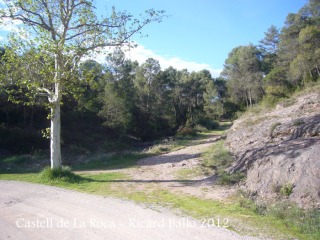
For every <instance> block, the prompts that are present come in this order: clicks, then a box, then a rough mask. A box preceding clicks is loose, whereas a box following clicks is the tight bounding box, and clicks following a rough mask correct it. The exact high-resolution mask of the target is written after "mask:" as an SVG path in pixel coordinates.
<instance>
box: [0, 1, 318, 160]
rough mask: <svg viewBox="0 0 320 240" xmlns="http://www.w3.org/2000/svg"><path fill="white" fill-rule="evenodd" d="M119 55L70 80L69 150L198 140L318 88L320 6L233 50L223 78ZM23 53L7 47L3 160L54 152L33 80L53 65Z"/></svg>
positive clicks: (65, 141) (46, 109) (65, 133)
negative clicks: (251, 111) (180, 137)
mask: <svg viewBox="0 0 320 240" xmlns="http://www.w3.org/2000/svg"><path fill="white" fill-rule="evenodd" d="M213 44H214V43H213ZM113 49H114V51H113V52H112V53H110V54H108V56H107V57H106V59H105V62H103V63H99V62H97V61H95V60H94V59H86V60H82V61H80V63H79V65H78V66H77V68H76V69H73V71H70V74H69V75H68V80H67V81H66V85H65V86H64V92H63V95H62V99H61V103H62V105H61V134H62V135H61V143H62V149H63V152H64V151H71V150H72V149H73V150H76V151H77V152H78V153H81V152H88V151H89V152H90V151H91V152H92V151H98V150H99V151H109V150H111V149H115V148H118V147H120V146H125V144H127V143H130V141H133V140H135V141H152V140H156V139H161V138H164V137H168V136H173V135H175V134H196V132H197V131H203V130H204V129H214V128H217V126H218V125H219V123H218V122H219V121H220V120H226V119H229V120H230V119H231V120H232V119H234V118H236V117H237V116H238V114H239V113H240V112H243V111H245V110H246V109H247V108H251V107H252V106H254V105H257V104H261V105H263V106H266V107H270V106H275V104H276V103H277V102H278V101H279V100H281V99H283V98H287V97H289V96H290V95H291V94H292V93H294V92H295V91H299V90H301V89H303V88H305V87H306V86H312V85H316V84H319V79H320V2H319V1H318V0H309V1H308V3H307V4H306V5H305V6H304V7H302V8H301V9H300V10H299V11H298V12H297V13H290V14H288V16H287V18H286V21H285V23H284V25H283V27H282V28H281V29H278V28H277V27H275V26H271V27H270V28H269V29H267V30H266V31H265V36H264V38H263V39H261V40H260V42H259V43H258V44H257V45H254V44H248V45H246V46H238V47H235V48H234V49H232V50H231V51H230V53H229V55H228V58H227V59H226V60H225V65H224V69H223V71H222V73H221V76H220V77H218V78H213V77H212V76H211V74H210V72H209V71H208V70H205V69H204V70H202V71H199V72H189V71H188V70H187V69H184V70H177V69H175V68H173V67H169V68H167V69H162V68H161V66H160V63H159V61H158V60H157V59H152V58H149V59H147V60H146V61H145V62H144V63H142V64H139V63H138V62H136V61H132V60H128V59H127V58H126V52H125V51H123V50H122V49H121V48H117V47H115V48H113ZM24 50H25V51H23V52H21V51H17V49H15V48H14V47H13V45H5V44H2V46H1V62H0V103H1V105H0V154H33V153H34V152H35V151H47V150H48V148H49V140H48V137H49V138H50V135H49V134H48V133H49V129H48V127H49V126H50V120H49V119H50V114H49V113H50V102H49V103H48V101H47V98H46V97H47V96H45V95H44V93H43V92H37V91H36V89H34V88H32V87H30V84H29V82H36V81H39V82H41V76H42V75H44V74H50V73H47V72H50V67H48V66H53V65H54V59H53V58H52V56H50V55H48V54H46V52H45V51H42V52H41V51H40V50H39V49H38V48H27V49H24ZM212 57H214V56H212ZM30 59H32V61H30ZM70 69H71V68H70ZM71 83H72V84H71ZM38 89H39V88H38Z"/></svg>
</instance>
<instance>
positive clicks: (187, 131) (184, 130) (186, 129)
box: [177, 127, 197, 136]
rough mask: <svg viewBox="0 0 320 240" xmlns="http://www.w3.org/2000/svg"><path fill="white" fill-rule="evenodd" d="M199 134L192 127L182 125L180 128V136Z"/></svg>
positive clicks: (178, 133)
mask: <svg viewBox="0 0 320 240" xmlns="http://www.w3.org/2000/svg"><path fill="white" fill-rule="evenodd" d="M196 134H197V130H196V129H194V128H191V127H182V128H180V129H179V130H178V132H177V135H178V136H195V135H196Z"/></svg>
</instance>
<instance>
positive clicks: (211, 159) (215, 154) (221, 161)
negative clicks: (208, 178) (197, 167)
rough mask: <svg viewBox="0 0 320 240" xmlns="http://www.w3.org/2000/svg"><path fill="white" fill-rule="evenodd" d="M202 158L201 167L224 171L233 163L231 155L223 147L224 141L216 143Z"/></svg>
mask: <svg viewBox="0 0 320 240" xmlns="http://www.w3.org/2000/svg"><path fill="white" fill-rule="evenodd" d="M203 157H204V161H203V164H202V165H203V166H204V167H209V168H217V169H219V168H221V169H224V168H227V167H229V166H230V165H231V164H232V163H233V161H234V159H233V157H232V155H231V153H230V152H229V151H228V150H227V149H226V148H225V147H224V141H218V142H216V143H215V144H214V145H213V146H212V147H211V148H210V149H209V150H208V151H207V152H206V153H205V154H204V156H203Z"/></svg>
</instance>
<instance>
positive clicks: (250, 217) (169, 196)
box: [0, 170, 320, 239]
mask: <svg viewBox="0 0 320 240" xmlns="http://www.w3.org/2000/svg"><path fill="white" fill-rule="evenodd" d="M44 173H45V174H47V170H44V171H43V172H41V173H27V174H1V175H0V179H1V180H3V179H6V180H20V181H27V182H33V183H40V184H46V185H52V186H57V187H63V188H67V189H72V190H76V191H80V192H85V193H90V194H96V195H102V196H113V197H118V198H123V199H128V200H132V201H135V202H137V203H142V204H147V205H148V206H164V207H166V208H170V209H172V210H174V211H176V212H177V213H179V214H181V215H189V216H192V217H194V218H196V219H199V220H200V221H201V222H205V221H208V220H217V221H218V220H220V222H222V223H223V224H224V225H223V226H222V227H227V228H228V229H230V230H234V231H236V232H239V233H242V234H249V235H252V236H254V235H257V233H258V232H259V233H261V234H259V235H260V236H261V235H262V236H269V237H270V236H271V237H273V238H274V239H292V238H293V237H296V238H298V239H317V237H318V236H320V235H319V234H320V232H319V229H318V228H317V226H318V225H317V224H319V217H320V214H319V213H317V212H305V213H304V212H303V211H302V210H299V211H298V210H297V209H296V208H292V211H290V212H289V211H288V207H287V208H285V206H283V207H282V208H281V206H279V207H278V206H277V208H276V207H274V208H272V209H270V210H268V211H264V212H263V214H261V212H262V211H260V212H258V211H257V210H256V208H257V207H256V206H255V205H254V203H253V202H250V201H249V200H247V201H249V202H247V203H246V204H244V203H243V201H242V202H241V201H240V198H239V197H237V198H234V199H229V200H228V201H225V202H221V201H216V200H206V199H200V198H197V197H194V196H190V195H185V194H177V193H172V192H170V191H168V190H164V189H159V188H156V187H154V186H153V187H152V188H151V189H149V190H150V191H142V190H136V189H135V188H134V187H133V188H132V189H130V191H128V189H127V188H125V187H124V186H123V185H122V184H123V182H126V181H128V182H130V178H129V177H128V176H127V175H125V174H122V173H117V172H112V173H101V174H95V175H90V174H81V175H72V176H73V177H72V178H71V181H70V180H66V179H65V178H64V177H58V178H54V179H53V180H50V178H51V177H49V178H47V177H43V174H44ZM68 174H69V173H68ZM68 174H67V176H68ZM41 175H42V176H41ZM284 208H285V209H284ZM301 217H302V218H303V219H301ZM262 233H265V235H264V234H262Z"/></svg>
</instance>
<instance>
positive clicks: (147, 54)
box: [126, 45, 222, 77]
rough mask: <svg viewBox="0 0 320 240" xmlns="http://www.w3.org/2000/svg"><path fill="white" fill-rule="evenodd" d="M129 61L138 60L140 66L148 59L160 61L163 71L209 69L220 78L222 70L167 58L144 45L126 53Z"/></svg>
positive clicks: (177, 58)
mask: <svg viewBox="0 0 320 240" xmlns="http://www.w3.org/2000/svg"><path fill="white" fill-rule="evenodd" d="M126 55H127V57H128V58H129V59H132V60H137V61H138V62H139V63H140V64H141V63H143V62H145V61H146V60H147V59H148V58H154V59H156V60H158V61H159V63H160V65H161V67H162V69H166V68H168V67H170V66H172V67H174V68H176V69H179V70H181V69H188V71H190V72H191V71H201V70H203V69H207V70H209V71H210V72H211V74H212V76H213V77H218V76H219V75H220V72H221V71H222V69H214V68H212V67H211V66H210V65H209V64H207V63H198V62H195V61H187V60H184V59H181V58H179V57H165V56H161V55H159V54H156V53H155V52H154V51H152V50H150V49H146V48H145V47H144V46H142V45H138V46H137V47H136V48H131V49H130V50H129V51H127V52H126Z"/></svg>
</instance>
